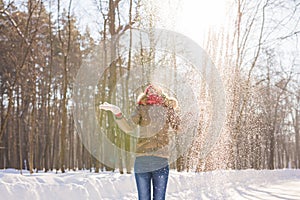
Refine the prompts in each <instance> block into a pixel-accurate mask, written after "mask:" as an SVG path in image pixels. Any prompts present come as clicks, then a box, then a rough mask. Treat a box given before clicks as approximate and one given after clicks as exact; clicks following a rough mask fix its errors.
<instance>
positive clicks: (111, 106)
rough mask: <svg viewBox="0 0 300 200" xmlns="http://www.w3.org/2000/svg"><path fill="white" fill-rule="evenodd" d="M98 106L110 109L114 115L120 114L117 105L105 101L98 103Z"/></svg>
mask: <svg viewBox="0 0 300 200" xmlns="http://www.w3.org/2000/svg"><path fill="white" fill-rule="evenodd" d="M99 108H100V109H102V110H106V111H111V112H112V113H113V114H114V115H116V116H120V115H122V112H121V109H120V108H119V107H118V106H116V105H113V104H110V103H107V102H104V103H103V104H100V106H99Z"/></svg>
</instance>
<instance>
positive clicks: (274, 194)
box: [0, 169, 300, 200]
mask: <svg viewBox="0 0 300 200" xmlns="http://www.w3.org/2000/svg"><path fill="white" fill-rule="evenodd" d="M0 199H7V200H16V199H22V200H27V199H28V200H35V199H39V200H52V199H55V200H68V199H71V200H87V199H89V200H94V199H95V200H96V199H101V200H121V199H123V200H136V199H137V192H136V188H135V182H134V176H133V175H130V174H129V175H128V174H126V175H120V174H118V173H109V172H106V173H99V174H95V173H90V172H87V171H79V172H67V173H65V174H55V173H52V172H51V173H43V172H41V173H36V174H33V175H30V174H28V173H24V175H20V174H19V173H18V172H17V171H15V170H11V169H9V170H0ZM181 199H188V200H189V199H191V200H193V199H218V200H219V199H234V200H235V199H247V200H248V199H258V200H260V199H261V200H265V199H272V200H273V199H285V200H299V199H300V170H274V171H268V170H263V171H255V170H243V171H214V172H206V173H199V174H195V173H186V172H183V173H178V172H175V171H171V172H170V178H169V184H168V189H167V200H181Z"/></svg>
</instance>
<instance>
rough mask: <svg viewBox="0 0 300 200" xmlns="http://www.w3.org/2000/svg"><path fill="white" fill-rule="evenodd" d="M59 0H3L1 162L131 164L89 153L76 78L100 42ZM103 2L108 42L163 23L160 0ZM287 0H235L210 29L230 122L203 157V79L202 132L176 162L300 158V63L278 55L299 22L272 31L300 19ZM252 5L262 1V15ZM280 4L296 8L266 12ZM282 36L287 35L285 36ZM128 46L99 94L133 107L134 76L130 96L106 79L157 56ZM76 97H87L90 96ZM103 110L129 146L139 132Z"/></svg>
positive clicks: (201, 166) (243, 163)
mask: <svg viewBox="0 0 300 200" xmlns="http://www.w3.org/2000/svg"><path fill="white" fill-rule="evenodd" d="M51 2H52V1H51ZM51 2H47V1H46V2H43V1H37V0H28V1H26V3H24V5H22V6H20V5H15V4H14V3H9V4H8V3H6V2H5V1H3V0H0V84H1V86H0V101H1V103H0V111H1V114H0V115H1V117H0V125H1V129H0V169H3V168H16V169H29V170H30V171H31V172H34V170H35V169H37V170H45V171H48V170H62V171H63V172H64V171H65V169H74V170H76V169H83V168H86V169H95V170H96V171H100V170H115V169H119V170H120V172H121V173H123V172H124V171H123V170H124V169H127V172H130V170H131V167H132V160H124V159H123V158H117V161H116V162H115V166H114V167H112V166H106V164H105V163H101V162H100V161H99V160H97V159H96V158H95V157H94V156H92V154H90V152H89V151H88V150H87V149H86V148H85V146H84V145H83V144H82V140H81V139H80V138H79V134H78V131H79V130H78V128H77V127H76V125H75V124H76V122H75V121H74V115H73V113H72V111H73V110H72V109H73V108H72V101H71V98H72V93H73V92H74V91H73V90H74V88H73V84H74V80H75V78H76V74H77V73H78V71H79V69H80V67H81V64H82V63H83V62H84V60H86V59H87V58H88V57H89V56H90V55H91V54H95V53H97V52H94V51H95V50H96V49H98V48H96V47H97V45H98V42H96V41H95V39H94V38H93V37H92V36H91V33H90V31H89V29H88V28H87V29H86V31H84V32H81V31H79V27H78V23H77V22H78V20H79V19H78V18H77V16H75V15H74V12H72V7H73V2H72V0H69V1H68V4H67V6H65V5H64V6H61V2H60V0H57V1H56V2H55V3H53V4H51ZM95 2H96V4H95V7H97V8H98V9H99V10H98V12H99V13H98V14H99V16H100V17H101V19H99V24H98V27H99V33H98V34H99V37H98V38H99V41H101V42H103V41H107V42H109V40H110V38H111V37H112V36H113V35H115V34H122V33H124V32H125V31H127V30H130V29H131V28H142V29H151V28H155V26H156V23H157V21H156V18H155V14H156V13H153V10H155V9H152V8H151V6H149V5H148V6H145V4H142V3H143V1H142V0H138V1H133V0H126V1H125V0H124V1H123V0H121V1H118V0H109V1H101V0H99V1H95ZM279 2H281V1H276V0H272V1H266V2H263V1H255V2H252V3H249V2H244V1H242V2H240V1H238V2H235V3H234V4H233V5H231V6H232V9H233V10H235V11H236V12H233V13H234V14H236V15H233V16H231V18H230V22H232V24H229V25H228V27H230V28H228V29H225V28H223V29H222V30H221V33H220V32H217V33H216V32H213V31H212V32H210V33H209V34H208V37H207V42H206V44H205V45H206V46H205V49H206V50H207V52H209V54H210V56H211V57H212V59H213V60H214V62H215V64H216V66H217V68H218V69H219V71H220V74H221V77H222V78H223V82H224V86H225V90H226V99H227V102H226V110H227V113H226V124H225V125H224V128H223V129H222V133H221V138H220V140H219V141H218V143H217V144H216V145H215V148H214V149H213V151H212V152H211V153H210V154H209V155H208V157H206V158H205V159H203V158H202V157H200V156H199V155H200V152H199V151H200V150H201V145H202V144H203V142H205V137H204V136H205V133H207V130H208V126H209V124H210V120H213V119H210V116H211V112H212V111H211V108H210V107H209V105H210V95H209V90H208V89H207V88H206V87H207V85H206V84H205V83H203V84H202V85H201V88H200V89H199V92H200V93H201V94H200V96H201V102H202V104H201V106H202V108H201V109H202V111H203V113H202V114H201V115H200V116H201V119H200V121H201V124H200V126H199V127H200V128H199V130H198V131H199V132H198V134H197V136H196V137H195V139H194V143H193V145H192V147H191V148H190V150H189V151H188V152H187V153H186V155H184V156H181V157H180V158H179V159H178V160H177V162H175V163H174V164H173V165H172V167H173V168H177V169H178V170H179V171H181V170H194V171H207V170H214V169H218V168H223V169H224V168H225V169H247V168H253V169H275V168H287V167H291V168H299V166H300V145H299V142H300V138H299V135H300V109H299V108H300V87H299V73H298V72H297V70H295V69H297V68H299V64H298V63H297V62H288V63H286V62H283V61H285V59H286V58H285V57H280V53H281V52H280V51H279V50H278V49H277V48H276V47H277V46H280V45H281V44H283V43H284V41H287V40H293V41H296V39H297V34H296V33H297V31H294V32H293V33H295V34H291V33H290V32H288V33H287V32H283V33H281V32H276V31H274V30H278V29H279V27H281V25H283V23H284V24H288V25H289V26H293V28H294V29H297V28H299V27H297V25H298V24H297V23H295V24H296V25H295V26H294V21H293V19H294V18H293V17H296V16H297V13H299V12H297V11H298V8H299V3H298V4H296V3H292V2H291V3H290V4H289V5H290V7H289V9H287V7H283V6H282V5H283V4H281V3H279ZM282 2H283V1H282ZM50 4H51V6H50ZM46 5H47V6H46ZM152 6H153V5H152ZM121 8H122V9H121ZM253 8H255V9H254V10H256V11H257V13H255V15H253V12H252V10H253ZM282 9H284V10H285V12H286V13H288V14H287V16H290V18H289V19H290V20H289V21H284V20H281V18H279V19H276V20H278V21H276V20H274V19H272V18H271V17H270V16H271V15H268V13H270V12H271V10H277V11H279V10H282ZM150 11H152V12H150ZM124 16H126V17H124ZM291 16H293V17H291ZM285 19H286V18H285ZM274 21H275V22H274ZM232 30H233V31H232ZM273 33H274V35H272V34H273ZM275 33H276V34H275ZM272 36H273V37H272ZM270 38H271V39H270ZM270 41H273V42H272V43H270ZM274 41H277V42H278V41H279V42H278V44H277V46H276V45H275V46H274V45H273V44H274V43H275V42H274ZM130 44H131V43H129V45H130ZM129 49H130V47H129ZM111 53H113V54H115V55H117V54H118V53H119V52H104V56H103V58H106V57H109V56H111V55H108V54H111ZM102 54H103V52H101V55H102ZM126 56H127V57H126V59H125V58H122V57H118V56H116V57H117V58H118V59H116V60H115V61H114V62H111V63H110V66H107V67H108V68H107V69H108V70H107V71H105V73H104V74H103V76H104V77H103V80H102V82H100V83H99V84H98V86H97V87H98V88H97V91H98V92H95V98H96V99H97V103H99V102H103V101H110V102H112V103H118V104H122V105H123V108H126V109H127V111H128V110H130V108H131V107H132V104H133V102H131V99H134V98H135V96H133V94H132V93H131V92H132V91H128V85H129V84H130V80H129V79H124V80H122V81H123V82H122V84H121V91H122V97H123V98H122V99H117V98H116V94H115V93H114V91H113V90H107V88H115V87H116V84H117V79H118V77H120V76H122V75H123V74H124V71H126V72H130V71H132V72H134V70H136V68H134V67H133V63H138V62H139V61H140V60H144V61H145V60H147V62H149V63H148V65H145V66H153V65H155V62H156V61H154V60H155V58H154V57H155V55H154V54H153V52H151V51H150V52H146V51H143V49H141V52H135V54H134V52H131V51H129V52H127V54H126ZM296 57H297V56H295V57H293V59H295V60H296ZM164 59H167V61H166V60H164V61H162V62H169V63H174V69H176V56H173V57H171V58H170V57H167V56H166V57H165V58H164ZM143 70H145V75H148V73H151V70H149V69H148V68H147V67H145V68H143ZM81 72H82V71H81ZM174 83H175V84H180V83H176V82H174ZM131 84H132V83H131ZM77 92H80V91H77ZM86 98H88V96H87V97H86ZM97 105H98V104H96V106H97ZM76 106H82V107H84V106H86V105H85V102H82V104H81V105H76ZM85 114H86V113H82V116H84V117H85ZM86 117H87V118H88V117H89V116H86ZM97 120H99V122H100V124H101V125H102V126H103V127H107V128H106V130H105V131H106V132H107V134H108V135H109V137H110V140H111V141H114V142H115V143H116V144H118V145H119V146H122V147H123V148H125V149H127V150H128V149H132V148H133V146H134V141H132V140H131V139H130V138H129V137H127V136H126V135H125V134H124V133H122V132H121V131H120V130H119V129H117V127H116V126H115V123H113V118H112V116H111V115H106V114H104V113H99V112H98V118H97ZM83 131H89V130H83ZM99 148H101V147H99ZM103 148H104V147H103ZM102 150H103V151H105V149H102ZM111 156H112V159H113V158H114V157H113V155H111Z"/></svg>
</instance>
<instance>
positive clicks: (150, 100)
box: [137, 84, 178, 109]
mask: <svg viewBox="0 0 300 200" xmlns="http://www.w3.org/2000/svg"><path fill="white" fill-rule="evenodd" d="M137 103H138V104H140V105H154V104H156V105H164V106H166V107H171V108H173V109H176V108H177V107H178V102H177V100H176V99H175V98H174V97H169V96H168V95H167V94H165V93H164V92H163V91H162V89H161V88H159V87H156V86H153V85H151V84H150V85H148V86H147V88H146V89H145V91H144V92H143V93H141V94H140V95H139V96H138V98H137Z"/></svg>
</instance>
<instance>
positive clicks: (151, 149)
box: [116, 105, 180, 157]
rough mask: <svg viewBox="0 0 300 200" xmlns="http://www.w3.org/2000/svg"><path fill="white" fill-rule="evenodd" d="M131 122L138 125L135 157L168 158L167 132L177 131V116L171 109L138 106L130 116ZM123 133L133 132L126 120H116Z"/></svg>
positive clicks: (178, 122)
mask: <svg viewBox="0 0 300 200" xmlns="http://www.w3.org/2000/svg"><path fill="white" fill-rule="evenodd" d="M131 120H132V122H133V123H134V124H136V125H138V131H137V132H138V135H137V147H136V153H137V156H143V155H155V156H160V157H168V155H169V152H168V151H169V148H168V144H169V134H168V133H169V131H170V130H171V129H172V130H175V131H176V130H177V129H178V127H179V124H180V120H179V116H178V114H177V113H176V112H175V110H174V109H173V108H172V107H166V106H162V105H138V106H137V107H136V109H135V111H134V112H133V113H132V115H131ZM116 121H117V123H118V125H119V127H120V128H121V129H122V130H123V131H125V132H130V131H132V130H133V127H132V125H129V123H128V122H127V120H126V119H124V118H122V119H120V120H118V119H117V120H116Z"/></svg>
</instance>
